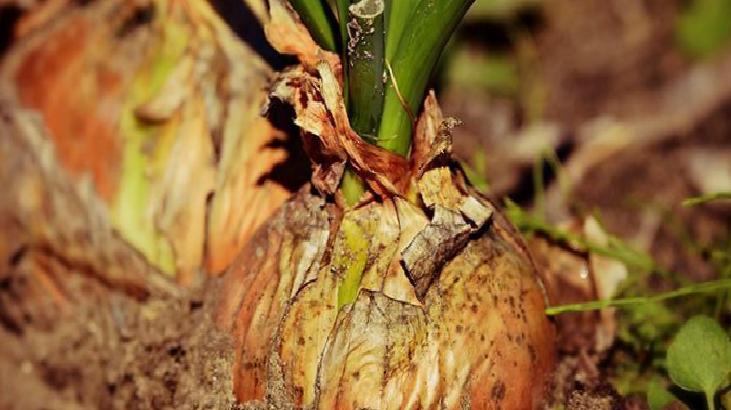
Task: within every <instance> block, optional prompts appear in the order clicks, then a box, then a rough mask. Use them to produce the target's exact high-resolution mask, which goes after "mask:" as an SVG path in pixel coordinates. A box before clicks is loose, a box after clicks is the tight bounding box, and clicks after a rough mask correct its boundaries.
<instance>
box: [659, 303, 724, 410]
mask: <svg viewBox="0 0 731 410" xmlns="http://www.w3.org/2000/svg"><path fill="white" fill-rule="evenodd" d="M667 367H668V372H669V373H670V378H671V379H672V380H673V382H674V383H675V384H677V385H678V386H680V387H681V388H683V389H685V390H690V391H696V392H703V393H705V395H706V400H707V401H708V407H709V408H710V409H714V408H715V406H714V402H713V395H714V394H715V393H716V391H718V390H719V389H721V388H723V387H724V386H726V385H727V384H728V383H729V376H730V375H731V341H729V337H728V335H727V334H726V332H724V330H723V329H722V328H721V326H720V325H719V324H718V323H717V322H716V321H715V320H713V319H711V318H709V317H707V316H703V315H699V316H694V317H692V318H691V319H690V320H688V321H687V322H686V323H685V324H684V325H683V327H681V328H680V330H679V331H678V333H677V334H676V335H675V339H674V340H673V342H672V343H671V344H670V347H669V348H668V354H667Z"/></svg>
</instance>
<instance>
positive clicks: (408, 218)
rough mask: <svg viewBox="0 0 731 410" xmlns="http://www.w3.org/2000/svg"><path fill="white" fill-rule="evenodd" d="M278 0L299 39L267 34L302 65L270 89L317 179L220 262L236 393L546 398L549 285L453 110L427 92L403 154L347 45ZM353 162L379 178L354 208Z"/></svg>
mask: <svg viewBox="0 0 731 410" xmlns="http://www.w3.org/2000/svg"><path fill="white" fill-rule="evenodd" d="M277 3H278V2H276V1H275V2H272V3H271V4H272V5H273V7H272V21H270V23H269V26H268V27H267V30H268V33H269V34H270V36H272V35H273V33H275V32H278V33H279V34H281V33H283V32H286V31H287V30H290V37H291V38H295V39H297V40H298V42H297V43H296V44H290V45H289V46H291V47H289V48H288V46H287V45H286V44H283V42H282V41H281V40H282V37H279V38H278V40H280V41H276V40H277V39H276V38H275V41H272V42H273V44H274V45H275V46H276V47H278V48H279V49H280V51H281V50H289V51H291V50H295V54H298V53H299V57H300V61H302V62H303V65H302V66H299V67H295V68H292V69H289V70H288V71H286V72H284V73H282V74H281V75H280V77H279V79H278V81H277V82H276V84H274V86H273V87H272V90H273V91H272V95H273V98H277V99H279V100H282V101H284V102H286V103H288V104H290V105H292V106H293V108H294V112H295V123H296V124H297V125H298V126H299V127H300V129H301V134H302V137H303V141H304V146H305V148H306V150H307V153H308V155H309V156H310V158H311V160H312V163H313V179H312V182H313V183H312V186H310V187H305V188H303V189H302V190H301V191H300V192H299V193H298V194H297V195H295V196H294V197H293V198H291V199H290V200H289V201H288V202H287V203H285V204H284V206H283V207H281V208H280V209H279V210H278V212H277V213H275V214H274V216H273V217H272V218H271V219H270V220H269V221H268V223H267V224H265V225H263V226H262V227H261V228H260V229H259V231H258V233H257V234H255V235H254V237H253V239H252V240H251V241H250V242H249V243H248V245H247V246H246V247H245V249H244V251H243V252H242V253H241V254H240V255H239V257H238V259H237V260H236V261H235V262H234V264H233V266H232V268H231V269H230V270H229V271H228V272H227V273H226V274H225V276H224V286H223V289H224V291H223V295H222V298H221V301H220V305H219V308H218V313H217V322H218V325H219V326H220V327H221V328H223V329H226V330H228V331H229V332H231V333H232V334H233V337H234V346H235V363H234V369H233V378H234V390H235V394H236V397H237V398H238V400H239V401H240V402H241V403H243V404H244V405H245V406H246V407H250V408H260V407H261V408H313V409H361V408H368V409H437V408H438V409H442V408H445V409H456V408H469V409H498V408H502V409H524V408H525V409H530V408H537V407H539V406H540V405H541V404H542V401H543V399H544V396H545V394H546V391H547V388H548V382H549V378H550V374H551V371H552V368H553V362H554V348H555V346H554V331H553V327H552V325H551V324H550V322H549V320H548V318H547V317H546V315H545V313H544V308H545V295H544V292H543V289H542V287H541V285H540V282H539V279H538V277H537V274H536V270H535V267H534V265H533V263H532V261H531V258H530V256H529V254H528V253H527V251H526V249H525V246H524V245H523V242H522V240H521V239H520V237H519V235H518V233H517V232H516V231H515V230H514V229H513V227H512V226H511V225H510V224H509V223H508V222H507V220H506V219H505V218H504V217H503V216H502V215H501V214H500V212H499V211H498V210H497V209H496V208H495V207H494V206H493V205H492V204H491V203H490V202H489V201H487V200H485V199H483V198H482V197H480V196H479V195H478V194H476V193H475V192H474V190H472V189H471V187H470V186H469V184H468V183H467V182H466V181H465V179H464V177H463V175H462V173H461V171H460V170H459V167H458V166H456V165H455V163H454V161H452V159H451V136H450V132H449V130H450V126H451V125H453V124H452V121H449V120H444V119H443V118H442V115H441V111H440V110H439V107H438V105H437V102H436V99H435V97H434V95H433V94H430V95H429V96H428V97H427V99H426V102H425V104H424V110H423V114H422V115H421V117H420V119H419V122H418V124H417V126H416V131H415V133H414V139H413V146H412V150H411V157H410V159H409V160H405V159H403V158H402V157H399V156H397V155H395V154H391V153H389V152H387V151H384V150H382V149H380V148H377V147H374V146H371V145H368V144H366V143H364V142H363V141H362V140H361V139H360V138H359V137H358V136H357V135H356V134H355V132H353V130H352V129H351V128H350V126H349V123H348V117H347V114H346V112H345V107H344V103H343V99H342V96H341V93H340V85H339V81H338V69H339V67H338V66H337V64H333V63H332V61H336V60H337V59H336V58H335V59H333V58H331V57H332V56H328V55H327V54H326V53H325V52H323V51H322V50H318V49H317V47H316V46H315V45H314V43H312V42H311V40H309V39H308V38H306V36H299V37H297V36H295V35H292V34H291V33H292V30H294V31H297V30H299V27H298V26H297V25H296V22H295V23H292V22H291V21H290V22H286V21H285V22H284V23H282V22H281V21H277V18H276V16H275V15H274V13H276V12H277V8H276V4H277ZM280 11H281V10H280ZM280 17H281V16H280ZM285 17H286V16H285ZM285 20H286V19H285ZM277 24H278V25H277ZM287 24H289V26H287ZM297 33H299V34H301V33H302V30H300V31H298V32H297ZM305 33H306V32H305ZM284 37H285V38H286V37H287V36H284ZM303 38H304V39H305V40H307V41H309V42H307V41H305V42H303V40H302V39H303ZM270 40H271V38H270ZM296 50H299V51H296ZM308 50H315V51H314V53H310V51H308ZM308 53H309V55H303V54H308ZM313 62H314V63H313ZM346 165H347V166H348V167H350V168H351V169H353V170H354V171H355V172H356V173H357V174H358V175H359V176H360V177H361V178H362V179H363V180H364V181H365V182H366V183H367V185H368V187H369V188H370V193H369V194H366V195H365V196H364V197H363V198H362V199H361V200H360V202H359V203H358V204H357V205H356V206H353V207H346V206H345V205H343V201H339V200H333V198H336V199H337V198H339V195H340V194H339V192H338V182H339V181H340V179H341V178H342V175H343V170H344V168H345V167H346Z"/></svg>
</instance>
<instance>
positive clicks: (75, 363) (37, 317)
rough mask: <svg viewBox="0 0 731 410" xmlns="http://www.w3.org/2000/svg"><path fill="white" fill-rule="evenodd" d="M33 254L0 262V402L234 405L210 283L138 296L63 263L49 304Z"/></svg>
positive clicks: (28, 405) (227, 351)
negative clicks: (59, 287) (56, 295)
mask: <svg viewBox="0 0 731 410" xmlns="http://www.w3.org/2000/svg"><path fill="white" fill-rule="evenodd" d="M36 256H37V255H34V254H32V253H30V254H28V255H20V256H19V257H18V259H14V260H12V266H8V265H6V266H3V267H0V380H2V383H0V408H2V409H24V410H25V409H28V410H32V409H99V408H104V409H172V408H175V409H227V408H235V401H234V398H233V395H232V391H233V388H232V383H231V360H232V353H233V352H232V350H231V344H230V341H229V337H228V336H227V335H225V334H223V333H221V332H219V331H217V330H216V329H215V328H214V325H213V321H212V320H211V319H210V310H211V308H212V307H213V306H214V305H215V303H214V298H215V295H216V294H217V293H218V292H217V289H218V285H217V284H216V283H215V282H208V283H206V285H205V286H203V287H202V288H201V289H200V290H198V291H196V292H191V293H190V294H188V295H186V296H182V297H175V298H172V297H168V298H154V297H151V298H149V299H148V300H147V301H143V302H141V301H139V300H137V299H134V298H131V297H129V296H126V295H125V294H123V293H120V292H116V291H113V290H110V289H109V288H107V287H105V286H104V285H102V284H100V283H98V282H97V281H95V280H94V279H92V278H90V277H88V276H82V275H80V274H76V273H72V272H69V271H66V272H63V275H62V276H57V277H60V278H63V285H64V290H65V292H66V296H67V297H68V301H69V302H70V303H68V304H62V305H59V304H57V303H55V302H54V301H53V300H52V298H51V297H50V296H49V295H44V291H45V288H44V286H43V284H42V283H40V282H39V280H38V278H39V277H38V276H37V275H36V274H35V272H34V269H35V268H36V266H35V265H36V262H37V260H38V259H39V258H38V257H36ZM56 272H57V273H58V271H56Z"/></svg>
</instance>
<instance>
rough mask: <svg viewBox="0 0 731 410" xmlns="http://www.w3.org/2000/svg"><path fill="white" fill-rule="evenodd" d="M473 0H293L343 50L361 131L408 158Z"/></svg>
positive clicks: (318, 34)
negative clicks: (427, 99) (442, 61)
mask: <svg viewBox="0 0 731 410" xmlns="http://www.w3.org/2000/svg"><path fill="white" fill-rule="evenodd" d="M473 2H474V0H335V1H333V3H334V6H335V11H336V13H333V10H332V8H331V7H330V4H329V2H328V1H326V0H291V3H292V5H293V6H294V8H295V10H297V12H298V13H299V14H300V17H301V19H302V21H303V23H304V24H305V25H306V26H307V27H308V29H309V30H310V31H311V32H312V34H313V36H314V38H315V40H317V41H318V42H319V43H320V45H321V46H322V47H323V48H325V49H328V50H335V49H336V47H339V49H337V51H339V52H340V55H341V57H342V58H343V67H344V68H345V70H344V72H345V77H346V78H345V79H344V94H345V95H346V99H345V100H346V103H347V104H348V115H349V117H350V119H351V122H352V126H353V129H354V130H355V131H356V132H358V134H359V135H361V136H362V137H364V138H365V139H366V140H368V141H369V142H375V143H376V144H378V145H379V146H381V147H383V148H385V149H387V150H389V151H392V152H395V153H398V154H400V155H404V156H406V155H408V153H409V148H410V145H411V133H412V129H413V121H414V118H415V116H416V115H418V112H419V110H420V108H421V107H420V105H421V101H422V100H423V98H424V95H425V92H426V88H427V85H428V83H429V79H430V77H431V75H432V72H433V71H434V67H435V65H436V63H437V61H438V59H439V56H440V55H441V53H442V50H443V49H444V47H445V45H446V44H447V42H448V41H449V38H450V37H451V36H452V33H453V32H454V30H455V28H456V27H457V24H458V23H459V22H460V21H461V20H462V18H463V17H464V15H465V13H466V12H467V9H469V7H470V5H472V3H473ZM354 11H355V13H353V12H354ZM334 14H337V20H338V21H337V26H336V25H335V22H334V18H332V16H333V15H334ZM334 33H340V41H339V42H337V41H335V40H334V37H335V36H336V35H335V34H334Z"/></svg>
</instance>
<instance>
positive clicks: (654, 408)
mask: <svg viewBox="0 0 731 410" xmlns="http://www.w3.org/2000/svg"><path fill="white" fill-rule="evenodd" d="M676 400H677V399H676V398H675V396H673V395H672V393H670V392H669V391H668V390H667V389H666V388H665V386H663V385H662V382H661V381H660V379H659V378H658V377H655V378H653V379H652V380H650V382H649V383H647V404H649V405H650V410H662V409H664V408H665V407H666V406H667V405H669V404H670V403H672V402H674V401H676Z"/></svg>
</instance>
